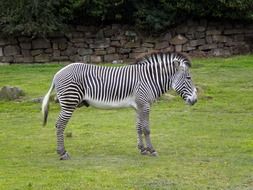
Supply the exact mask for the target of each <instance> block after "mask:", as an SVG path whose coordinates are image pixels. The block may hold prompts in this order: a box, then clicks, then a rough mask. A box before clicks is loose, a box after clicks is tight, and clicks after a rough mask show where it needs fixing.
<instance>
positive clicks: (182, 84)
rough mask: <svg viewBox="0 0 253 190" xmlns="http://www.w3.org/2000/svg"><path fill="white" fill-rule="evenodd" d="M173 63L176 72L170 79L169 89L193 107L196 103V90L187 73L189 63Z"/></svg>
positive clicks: (177, 61)
mask: <svg viewBox="0 0 253 190" xmlns="http://www.w3.org/2000/svg"><path fill="white" fill-rule="evenodd" d="M173 63H174V66H175V68H176V72H175V74H174V75H173V77H172V80H171V87H172V89H173V90H175V91H176V92H177V93H178V94H179V95H180V96H181V97H182V98H183V99H184V100H185V102H186V103H187V104H189V105H194V104H195V103H196V102H197V90H196V87H195V86H194V84H193V82H192V78H191V75H190V73H189V67H190V63H188V62H186V63H185V62H184V61H183V60H181V61H179V60H176V61H174V62H173Z"/></svg>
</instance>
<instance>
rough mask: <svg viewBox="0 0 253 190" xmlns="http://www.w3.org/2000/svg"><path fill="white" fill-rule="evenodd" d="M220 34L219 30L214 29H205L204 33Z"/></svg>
mask: <svg viewBox="0 0 253 190" xmlns="http://www.w3.org/2000/svg"><path fill="white" fill-rule="evenodd" d="M220 34H221V31H220V30H216V29H213V30H207V31H206V35H220Z"/></svg>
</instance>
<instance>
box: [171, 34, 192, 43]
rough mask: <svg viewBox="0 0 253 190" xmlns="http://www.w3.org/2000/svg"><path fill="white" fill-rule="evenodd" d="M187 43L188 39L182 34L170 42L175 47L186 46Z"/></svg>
mask: <svg viewBox="0 0 253 190" xmlns="http://www.w3.org/2000/svg"><path fill="white" fill-rule="evenodd" d="M187 41H188V39H187V38H186V37H184V36H183V35H181V34H178V35H176V36H175V37H173V38H172V39H171V40H170V43H171V44H173V45H182V44H185V43H186V42H187Z"/></svg>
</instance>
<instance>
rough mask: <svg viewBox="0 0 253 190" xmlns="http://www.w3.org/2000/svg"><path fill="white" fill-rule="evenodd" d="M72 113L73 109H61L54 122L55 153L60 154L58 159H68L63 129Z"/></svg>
mask: <svg viewBox="0 0 253 190" xmlns="http://www.w3.org/2000/svg"><path fill="white" fill-rule="evenodd" d="M72 113H73V111H65V110H61V112H60V114H59V117H58V120H57V122H56V137H57V153H58V154H59V155H60V160H69V159H70V156H69V154H68V152H67V151H66V150H65V147H64V130H65V128H66V125H67V123H68V121H69V119H70V117H71V115H72Z"/></svg>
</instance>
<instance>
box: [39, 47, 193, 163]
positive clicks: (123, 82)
mask: <svg viewBox="0 0 253 190" xmlns="http://www.w3.org/2000/svg"><path fill="white" fill-rule="evenodd" d="M190 67H191V61H190V59H189V58H188V57H187V56H185V55H183V54H181V53H176V52H169V53H161V52H156V53H150V54H147V55H145V56H143V57H142V58H140V59H138V60H137V61H136V63H134V64H130V65H125V66H119V67H108V66H100V65H93V64H85V63H72V64H69V65H67V66H65V67H64V68H62V69H61V70H59V71H58V72H57V73H56V74H55V75H54V78H53V80H52V84H51V87H50V89H49V91H48V92H47V94H46V95H45V96H44V99H43V102H42V113H43V118H44V122H43V125H44V126H45V125H46V122H47V117H48V110H49V97H50V94H51V92H52V91H53V89H55V90H56V94H57V98H58V100H59V103H60V107H61V111H60V113H59V116H58V119H57V121H56V125H55V126H56V135H57V153H58V154H59V156H60V160H67V159H70V156H69V154H68V152H67V151H66V150H65V147H64V130H65V127H66V125H67V123H68V121H69V119H70V118H71V116H72V113H73V112H74V110H75V109H76V108H77V107H82V106H86V107H88V106H93V107H96V108H102V109H113V108H122V107H131V108H133V109H134V110H135V111H136V130H137V147H138V149H139V151H140V153H141V154H143V155H146V154H150V155H153V156H156V155H157V152H156V150H155V149H154V147H153V145H152V143H151V139H150V127H149V113H150V107H151V105H152V103H153V102H154V101H155V100H156V99H157V98H158V97H160V96H161V95H162V94H164V93H165V92H167V91H168V90H169V89H173V90H175V91H176V92H177V93H178V94H179V95H180V96H181V97H182V98H183V99H184V101H185V102H186V103H187V104H189V105H193V104H195V103H196V102H197V90H196V88H195V86H194V84H193V82H192V79H191V75H190V72H189V68H190ZM143 137H145V138H144V139H145V144H146V146H145V144H144V140H143Z"/></svg>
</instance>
